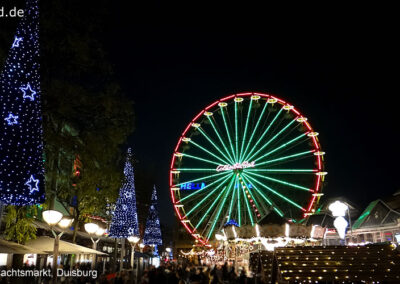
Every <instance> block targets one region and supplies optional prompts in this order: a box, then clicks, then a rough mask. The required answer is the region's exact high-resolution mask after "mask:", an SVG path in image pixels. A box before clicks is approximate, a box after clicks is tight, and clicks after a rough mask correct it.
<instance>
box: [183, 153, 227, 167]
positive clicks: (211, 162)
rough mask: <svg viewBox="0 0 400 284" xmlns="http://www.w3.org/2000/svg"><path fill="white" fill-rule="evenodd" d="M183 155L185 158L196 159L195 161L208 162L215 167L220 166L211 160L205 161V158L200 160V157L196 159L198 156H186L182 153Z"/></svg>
mask: <svg viewBox="0 0 400 284" xmlns="http://www.w3.org/2000/svg"><path fill="white" fill-rule="evenodd" d="M182 155H183V156H184V157H188V158H192V159H195V160H199V161H203V162H207V163H210V164H214V165H217V166H219V165H220V163H217V162H214V161H211V160H208V159H203V158H200V157H196V156H192V155H189V154H184V153H182Z"/></svg>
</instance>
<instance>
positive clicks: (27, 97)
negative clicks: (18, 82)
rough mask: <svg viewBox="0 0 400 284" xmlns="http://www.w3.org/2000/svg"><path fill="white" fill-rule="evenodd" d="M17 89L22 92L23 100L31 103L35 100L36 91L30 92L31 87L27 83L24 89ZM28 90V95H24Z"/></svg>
mask: <svg viewBox="0 0 400 284" xmlns="http://www.w3.org/2000/svg"><path fill="white" fill-rule="evenodd" d="M19 89H20V90H21V91H22V92H23V98H24V99H30V100H31V101H34V100H35V95H36V91H34V90H32V88H31V85H30V84H29V83H28V84H27V85H26V87H25V88H23V87H21V88H19ZM28 90H29V93H30V95H29V94H28V95H27V94H26V91H28Z"/></svg>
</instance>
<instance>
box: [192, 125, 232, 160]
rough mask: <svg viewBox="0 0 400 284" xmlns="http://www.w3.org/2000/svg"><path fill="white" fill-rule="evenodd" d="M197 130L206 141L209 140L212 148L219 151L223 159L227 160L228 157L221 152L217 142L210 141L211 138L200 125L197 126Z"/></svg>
mask: <svg viewBox="0 0 400 284" xmlns="http://www.w3.org/2000/svg"><path fill="white" fill-rule="evenodd" d="M197 130H199V132H200V133H201V134H203V136H204V137H205V138H206V139H207V140H208V142H210V143H211V145H213V146H214V148H215V149H217V151H218V152H220V153H221V155H222V156H223V157H224V158H225V159H227V160H229V159H228V158H227V157H226V155H225V154H224V152H222V150H221V149H220V148H219V147H218V146H217V144H215V143H214V141H212V140H211V138H210V137H208V135H207V134H206V133H205V132H204V130H203V129H201V128H200V127H198V128H197Z"/></svg>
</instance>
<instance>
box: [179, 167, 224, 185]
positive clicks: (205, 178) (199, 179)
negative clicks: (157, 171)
mask: <svg viewBox="0 0 400 284" xmlns="http://www.w3.org/2000/svg"><path fill="white" fill-rule="evenodd" d="M214 171H215V169H214ZM226 174H228V173H227V172H223V173H218V174H213V175H209V176H205V177H201V178H196V179H193V180H189V181H185V182H181V183H178V184H175V187H178V186H180V185H182V184H185V183H190V182H197V181H203V180H208V179H210V178H213V177H217V176H222V175H226Z"/></svg>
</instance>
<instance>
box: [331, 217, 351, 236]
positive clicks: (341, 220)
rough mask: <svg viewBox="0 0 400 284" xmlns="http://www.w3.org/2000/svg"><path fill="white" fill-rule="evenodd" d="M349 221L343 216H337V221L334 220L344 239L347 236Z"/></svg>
mask: <svg viewBox="0 0 400 284" xmlns="http://www.w3.org/2000/svg"><path fill="white" fill-rule="evenodd" d="M348 224H349V223H348V222H347V221H346V219H344V218H343V217H337V218H336V219H335V221H333V225H334V226H335V228H336V230H337V232H338V234H339V237H340V238H341V239H342V240H343V239H344V238H345V236H346V228H347V225H348Z"/></svg>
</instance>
